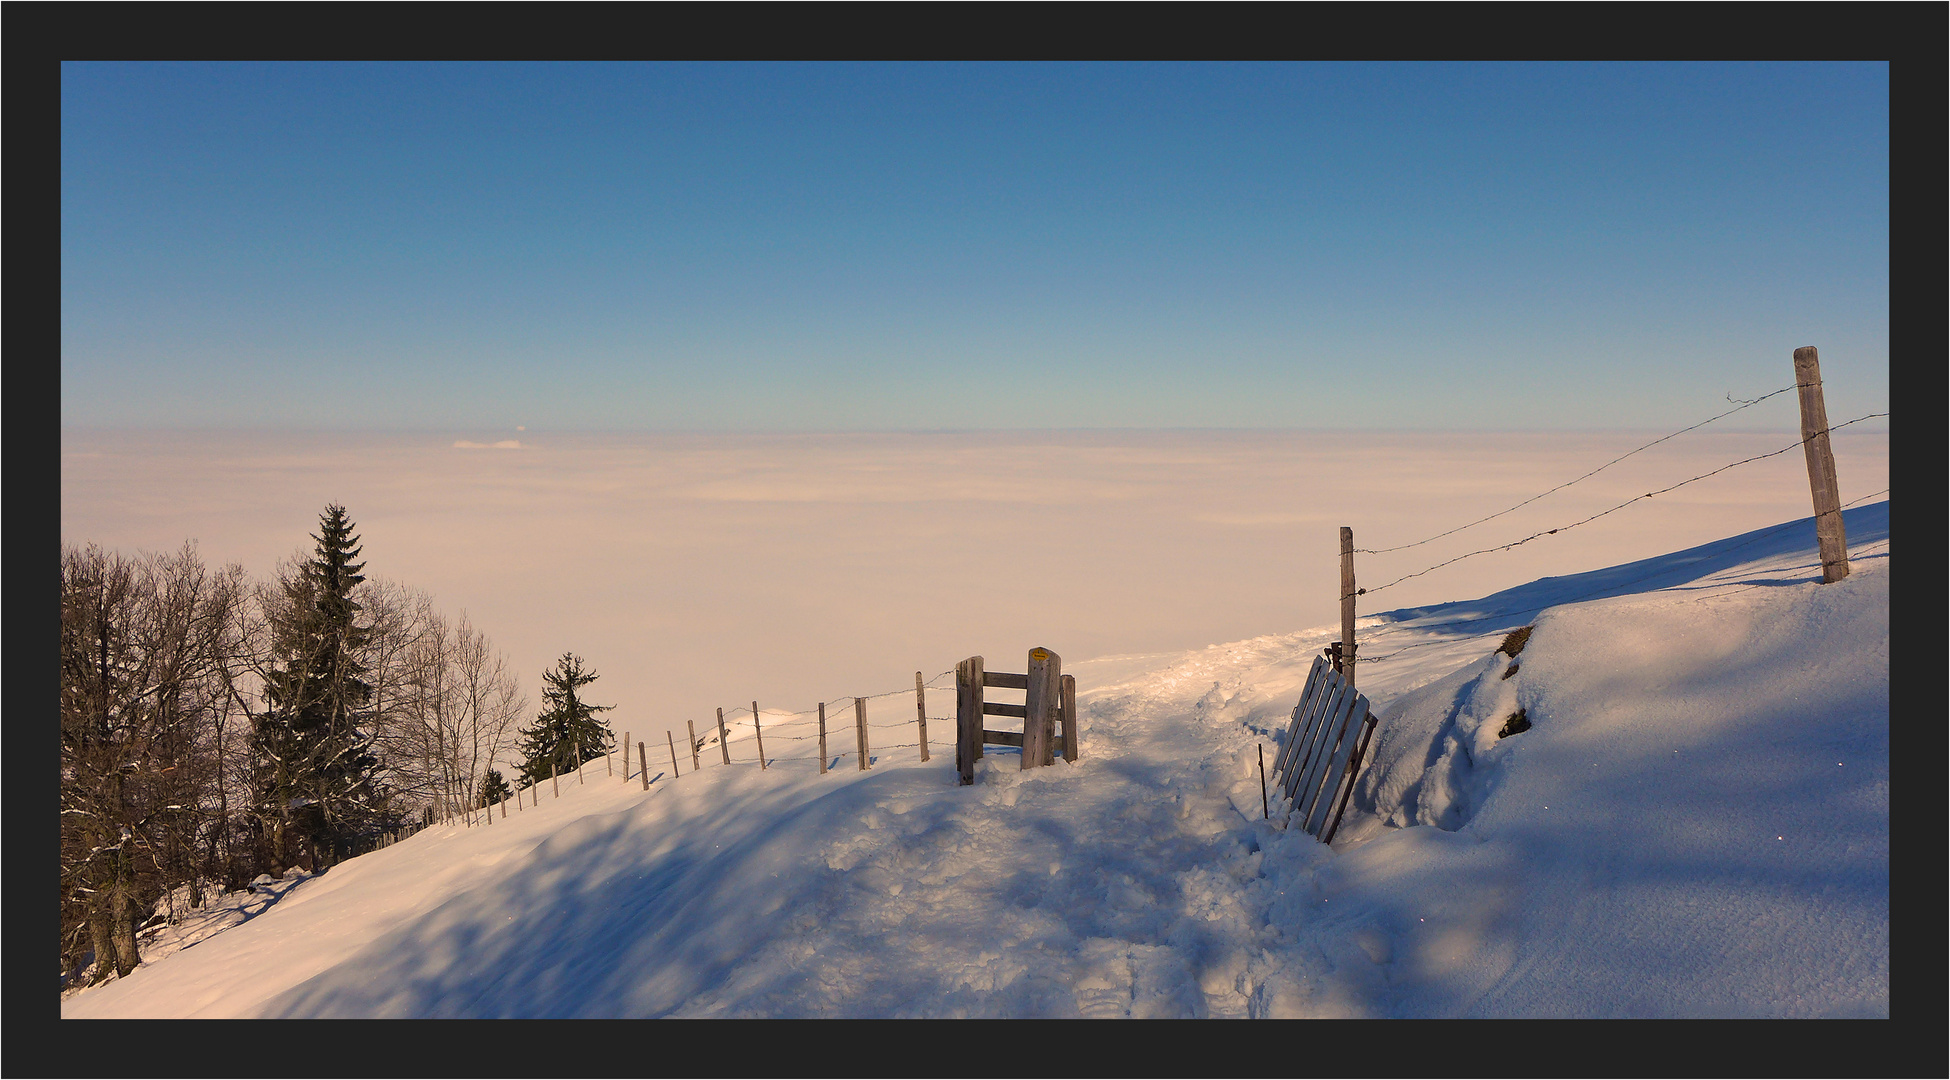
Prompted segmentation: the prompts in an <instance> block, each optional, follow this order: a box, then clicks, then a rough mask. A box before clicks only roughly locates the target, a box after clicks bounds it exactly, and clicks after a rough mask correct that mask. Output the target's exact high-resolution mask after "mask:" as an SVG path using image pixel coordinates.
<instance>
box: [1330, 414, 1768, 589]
mask: <svg viewBox="0 0 1950 1080" xmlns="http://www.w3.org/2000/svg"><path fill="white" fill-rule="evenodd" d="M1794 387H1795V384H1793V383H1789V384H1788V385H1786V386H1783V387H1781V388H1780V389H1779V390H1774V391H1770V392H1769V393H1765V394H1762V395H1761V396H1759V397H1757V398H1754V399H1753V400H1752V401H1745V400H1742V399H1740V398H1735V397H1734V396H1733V395H1731V394H1729V395H1727V400H1729V401H1740V406H1739V408H1734V409H1728V410H1727V411H1726V412H1723V413H1721V414H1719V415H1718V416H1709V417H1707V418H1706V419H1704V420H1701V421H1700V422H1699V423H1697V424H1694V425H1693V426H1692V427H1684V428H1680V429H1679V430H1678V431H1675V432H1673V433H1672V434H1670V435H1661V436H1660V437H1658V438H1656V439H1654V440H1652V441H1651V442H1649V443H1646V444H1645V445H1644V446H1641V447H1639V448H1638V449H1636V450H1630V451H1627V452H1625V453H1623V454H1620V455H1618V456H1617V457H1615V458H1612V459H1611V460H1610V461H1607V462H1605V463H1604V464H1603V465H1600V466H1598V467H1597V468H1595V469H1593V470H1591V471H1590V472H1588V473H1585V474H1584V475H1583V476H1580V477H1578V478H1577V479H1575V480H1566V481H1564V482H1563V483H1561V484H1559V485H1557V486H1556V487H1554V488H1551V489H1550V490H1549V491H1542V492H1538V493H1537V494H1535V495H1532V496H1531V497H1530V498H1528V499H1525V500H1524V501H1522V502H1520V503H1518V504H1517V505H1515V506H1512V507H1510V508H1509V509H1507V510H1498V511H1497V512H1496V513H1494V514H1491V515H1489V516H1488V517H1479V518H1477V519H1476V520H1475V521H1472V522H1470V523H1469V524H1467V525H1458V526H1456V527H1455V528H1453V529H1450V530H1449V531H1448V532H1439V533H1436V534H1435V535H1434V536H1431V537H1429V538H1427V539H1425V540H1417V541H1415V542H1414V543H1412V544H1397V545H1395V546H1394V547H1385V548H1355V549H1354V550H1355V553H1356V554H1359V555H1385V554H1387V553H1388V552H1391V551H1407V550H1408V549H1409V548H1417V547H1421V546H1422V545H1423V544H1429V543H1434V542H1435V541H1437V540H1440V539H1442V538H1443V537H1445V536H1454V535H1456V534H1457V533H1459V532H1462V531H1463V530H1464V529H1473V528H1475V527H1476V526H1478V525H1481V524H1482V523H1484V522H1486V521H1495V520H1496V519H1497V518H1500V517H1502V516H1503V515H1505V514H1508V513H1511V512H1513V511H1517V510H1521V509H1523V508H1524V507H1526V506H1529V505H1530V504H1531V503H1534V502H1536V501H1537V500H1538V499H1541V498H1543V497H1544V496H1546V495H1554V494H1556V493H1557V492H1560V491H1563V490H1564V489H1565V488H1567V487H1570V486H1571V485H1572V484H1577V483H1582V482H1583V481H1586V480H1589V479H1591V478H1592V477H1594V476H1596V475H1598V474H1599V473H1601V472H1604V471H1605V470H1606V469H1609V468H1611V467H1612V466H1613V465H1616V464H1618V463H1619V462H1621V461H1624V460H1625V459H1626V458H1628V457H1631V456H1632V455H1633V454H1636V453H1638V452H1639V451H1641V450H1650V449H1652V448H1653V447H1655V446H1657V445H1659V444H1660V443H1662V442H1665V441H1666V440H1667V439H1675V438H1678V437H1679V436H1681V435H1684V434H1686V433H1687V432H1689V431H1697V430H1699V429H1700V428H1703V427H1705V426H1706V425H1708V424H1710V423H1713V422H1714V421H1715V420H1724V419H1726V418H1727V417H1729V416H1732V415H1733V414H1734V413H1737V412H1739V411H1740V410H1741V409H1746V408H1751V407H1752V406H1755V405H1758V404H1760V403H1761V402H1763V401H1766V400H1767V399H1768V398H1771V397H1774V396H1775V395H1777V394H1785V393H1787V392H1788V391H1789V390H1792V389H1794Z"/></svg>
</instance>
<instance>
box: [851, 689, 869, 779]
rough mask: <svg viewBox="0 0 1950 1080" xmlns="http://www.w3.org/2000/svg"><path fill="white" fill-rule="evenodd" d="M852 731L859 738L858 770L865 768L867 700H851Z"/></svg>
mask: <svg viewBox="0 0 1950 1080" xmlns="http://www.w3.org/2000/svg"><path fill="white" fill-rule="evenodd" d="M853 731H854V734H856V735H857V736H859V742H860V768H861V769H865V768H866V767H867V699H866V698H854V699H853Z"/></svg>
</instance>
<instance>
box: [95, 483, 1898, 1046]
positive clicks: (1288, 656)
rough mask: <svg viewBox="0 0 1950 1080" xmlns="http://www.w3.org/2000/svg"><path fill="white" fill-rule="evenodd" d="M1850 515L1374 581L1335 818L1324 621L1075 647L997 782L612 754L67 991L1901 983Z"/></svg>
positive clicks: (1593, 987) (272, 1003) (1434, 991)
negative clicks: (1835, 529)
mask: <svg viewBox="0 0 1950 1080" xmlns="http://www.w3.org/2000/svg"><path fill="white" fill-rule="evenodd" d="M1846 519H1847V528H1848V534H1849V538H1850V540H1851V550H1852V553H1853V556H1854V559H1855V561H1854V574H1853V575H1852V576H1851V577H1850V578H1848V579H1847V580H1845V581H1843V582H1839V583H1836V584H1833V585H1818V584H1816V582H1817V581H1818V579H1819V570H1818V566H1817V565H1816V564H1815V561H1814V556H1813V544H1814V530H1813V526H1812V523H1811V522H1809V521H1805V520H1804V521H1801V522H1790V523H1787V524H1786V525H1784V526H1781V527H1778V528H1775V529H1768V530H1760V531H1759V532H1756V533H1750V534H1747V535H1745V536H1741V537H1734V538H1731V539H1729V540H1726V541H1722V542H1720V543H1719V544H1713V545H1707V546H1705V547H1702V548H1697V549H1693V550H1691V551H1688V552H1679V553H1676V554H1674V555H1672V556H1668V557H1666V558H1664V559H1655V560H1647V561H1645V562H1643V563H1635V564H1631V565H1630V566H1625V567H1614V568H1610V569H1608V570H1604V571H1599V572H1596V573H1594V574H1591V575H1578V576H1576V577H1570V578H1555V579H1545V580H1543V581H1539V582H1535V583H1532V584H1531V585H1528V586H1524V587H1522V588H1520V589H1516V590H1510V591H1508V592H1506V593H1501V594H1497V595H1496V596H1493V597H1485V598H1483V599H1482V600H1479V601H1473V602H1470V603H1467V604H1458V605H1443V606H1442V607H1441V608H1425V609H1416V610H1413V611H1397V612H1388V613H1385V614H1382V615H1376V616H1369V617H1367V618H1364V619H1363V620H1362V622H1361V626H1360V632H1361V634H1362V635H1363V641H1364V642H1368V641H1372V642H1374V643H1375V644H1374V645H1373V646H1367V645H1364V649H1363V656H1364V657H1365V656H1370V655H1374V656H1386V657H1388V658H1387V659H1381V660H1378V661H1377V662H1374V663H1372V664H1364V665H1363V666H1362V667H1361V668H1360V670H1359V680H1360V685H1361V687H1362V689H1363V691H1364V692H1365V693H1367V694H1368V695H1369V696H1370V697H1371V698H1372V699H1373V700H1374V702H1375V704H1376V707H1377V709H1378V711H1379V712H1380V713H1381V714H1382V720H1381V723H1380V725H1379V727H1378V728H1377V730H1376V735H1375V744H1374V749H1373V752H1372V758H1371V760H1370V762H1369V764H1368V766H1367V768H1366V769H1365V770H1364V772H1363V774H1362V776H1361V778H1360V781H1359V783H1358V785H1357V788H1356V792H1355V796H1354V802H1353V805H1352V806H1351V807H1350V810H1349V812H1348V818H1347V820H1346V822H1345V823H1344V824H1343V826H1342V832H1341V835H1340V837H1338V838H1337V839H1336V842H1335V844H1334V846H1333V848H1332V849H1331V850H1330V849H1329V848H1327V847H1325V846H1323V845H1321V844H1319V843H1317V842H1316V841H1314V840H1313V839H1312V838H1310V837H1307V836H1305V835H1303V834H1301V833H1300V832H1298V831H1297V830H1295V831H1292V832H1287V831H1284V830H1282V829H1281V827H1280V822H1279V821H1278V820H1277V813H1276V815H1275V820H1274V821H1270V822H1269V821H1265V820H1262V814H1261V808H1260V787H1259V777H1258V772H1257V754H1258V752H1259V749H1260V747H1261V746H1262V745H1263V746H1264V749H1265V751H1266V755H1267V759H1268V760H1269V761H1270V760H1271V759H1272V757H1273V752H1274V751H1275V750H1276V749H1277V740H1278V738H1280V737H1281V735H1282V733H1283V732H1284V729H1285V726H1286V718H1287V714H1288V713H1289V712H1290V711H1291V709H1292V707H1293V703H1294V700H1295V698H1296V697H1297V695H1298V693H1299V691H1300V686H1301V683H1302V681H1303V680H1304V678H1305V675H1306V671H1307V666H1308V664H1309V663H1310V662H1311V660H1312V657H1313V655H1314V654H1315V653H1316V652H1317V651H1318V650H1319V648H1320V646H1321V645H1323V644H1324V643H1325V642H1326V641H1327V640H1328V639H1329V638H1330V637H1332V636H1335V633H1336V631H1335V630H1333V629H1328V628H1321V629H1316V630H1311V631H1305V632H1300V633H1294V634H1284V635H1274V636H1270V637H1265V638H1257V639H1253V640H1249V641H1243V642H1235V643H1231V644H1227V645H1218V646H1212V647H1209V648H1206V649H1202V650H1197V651H1194V652H1192V653H1188V654H1185V655H1183V656H1178V657H1175V658H1167V659H1166V660H1165V661H1164V662H1158V661H1157V660H1155V659H1146V660H1143V661H1142V662H1137V661H1134V660H1133V659H1132V658H1107V659H1106V660H1104V661H1099V662H1084V663H1080V664H1074V665H1072V672H1073V673H1074V674H1075V675H1076V676H1077V681H1078V686H1079V690H1080V691H1081V694H1080V697H1081V705H1082V708H1081V711H1082V714H1083V719H1082V757H1081V760H1079V761H1078V762H1076V763H1075V764H1073V765H1066V764H1064V763H1063V762H1061V761H1059V762H1057V764H1056V765H1054V766H1052V767H1050V768H1046V769H1036V770H1031V771H1028V772H1021V771H1018V770H1017V767H1016V766H1017V762H1016V759H1015V757H1014V756H1013V752H1011V751H1009V750H1007V749H1006V748H993V749H991V750H990V751H989V753H988V755H987V756H986V757H985V758H984V759H983V760H982V762H981V763H980V765H979V767H978V769H977V774H976V777H977V782H976V784H975V786H973V787H967V788H964V787H959V786H957V785H956V783H955V775H954V764H953V761H952V753H947V754H945V755H944V754H941V753H937V755H936V756H935V758H934V760H933V761H931V762H929V763H927V764H922V763H921V762H920V761H919V760H918V755H916V754H915V753H914V752H913V751H911V750H900V751H890V752H886V753H883V754H881V755H880V757H879V759H878V760H877V761H876V762H875V766H874V768H873V769H872V770H871V771H868V772H860V771H857V770H856V769H854V768H853V767H852V766H851V764H850V763H849V764H848V766H847V767H846V768H845V769H841V770H837V771H835V772H832V773H829V774H827V775H824V776H821V775H819V774H818V773H817V771H816V769H815V767H814V766H813V765H812V763H811V762H810V761H781V763H780V764H778V765H775V766H774V767H773V768H770V769H768V770H765V771H761V770H760V769H759V768H758V766H757V763H756V761H755V759H754V756H753V747H752V746H751V744H750V743H748V742H747V741H745V740H742V739H738V740H734V742H733V747H734V751H733V756H734V762H735V763H734V765H733V766H731V767H725V766H723V765H714V764H707V765H706V767H705V768H704V769H703V771H701V772H697V773H690V772H688V771H687V772H685V773H683V774H682V775H670V774H669V773H668V771H667V770H659V769H657V768H656V767H654V766H653V768H652V775H653V776H654V777H655V780H654V782H653V783H652V784H651V786H650V789H649V790H648V791H645V790H643V788H642V787H641V785H640V783H639V781H638V780H636V779H634V778H633V779H631V780H629V781H628V782H624V781H623V780H621V779H620V778H618V777H611V776H609V775H606V774H605V771H604V767H603V766H602V765H601V764H600V763H598V764H595V765H592V766H590V767H588V768H587V769H586V770H585V773H584V775H583V777H582V778H581V780H580V782H578V781H576V780H573V779H572V780H568V781H566V782H565V784H564V787H563V793H562V795H561V796H560V798H554V797H552V796H551V795H550V794H549V793H548V791H547V790H546V789H545V790H544V791H543V793H542V796H541V803H540V805H539V806H527V807H525V808H523V809H522V810H521V811H520V812H518V813H512V814H510V815H509V816H508V818H507V819H506V820H501V819H497V820H496V821H495V822H494V823H493V824H492V825H477V826H476V827H474V828H472V829H466V828H459V827H439V828H434V829H429V830H426V831H424V832H421V833H419V834H417V835H415V836H413V837H411V838H410V839H408V840H406V841H403V842H401V843H399V844H396V845H394V846H392V847H389V848H386V849H384V850H381V851H378V852H374V853H372V854H369V855H365V856H362V857H360V858H357V859H354V860H350V861H348V862H346V863H344V864H342V865H340V866H338V867H336V868H334V869H333V870H332V871H331V872H330V873H328V874H325V875H322V876H319V877H317V878H311V879H306V880H303V881H302V882H299V883H298V884H296V885H295V887H292V888H290V890H289V891H288V893H286V894H285V895H284V896H283V898H282V899H280V900H279V901H278V902H277V903H276V904H275V906H272V907H270V908H269V909H268V910H265V911H263V912H262V913H261V914H258V915H256V917H253V918H251V919H249V920H248V921H245V922H242V923H241V924H239V925H236V926H234V927H232V928H230V929H228V930H225V931H224V932H222V933H220V934H215V935H214V936H210V937H207V938H204V939H202V940H200V941H197V942H196V943H195V944H194V946H193V947H186V948H183V949H181V950H180V951H177V952H174V953H172V954H170V955H167V956H165V957H163V958H161V959H159V960H156V961H154V962H151V963H149V964H146V965H144V966H143V967H142V968H139V969H138V970H137V971H136V972H135V973H134V974H132V975H130V976H128V977H127V978H124V979H120V980H116V981H115V982H112V983H109V984H107V985H105V986H102V987H97V988H94V989H90V990H87V991H83V992H81V993H79V994H76V995H74V996H72V997H70V998H69V999H68V1000H67V1001H65V1002H64V1004H63V1008H62V1015H63V1016H64V1017H70V1018H75V1017H176V1016H183V1017H188V1016H198V1017H323V1016H341V1017H348V1016H356V1017H382V1016H383V1017H436V1016H439V1017H543V1016H589V1017H610V1016H618V1017H620V1016H944V1017H957V1016H1106V1017H1153V1016H1159V1017H1179V1016H1183V1017H1208V1016H1239V1017H1247V1016H1253V1017H1306V1016H1369V1017H1396V1016H1401V1017H1408V1016H1456V1017H1460V1016H1594V1017H1598V1016H1602V1017H1641V1016H1766V1017H1815V1016H1887V1015H1888V1014H1889V993H1888V985H1889V976H1888V971H1889V929H1888V927H1889V919H1888V912H1889V901H1888V876H1889V802H1888V776H1889V771H1888V717H1889V698H1888V655H1889V630H1888V587H1889V583H1888V512H1887V503H1882V504H1877V505H1874V506H1869V507H1864V508H1861V509H1859V510H1853V511H1849V512H1848V513H1847V515H1846ZM1524 625H1530V626H1533V627H1534V629H1533V630H1532V632H1531V634H1530V635H1529V638H1528V640H1527V641H1526V642H1525V644H1524V646H1523V648H1522V649H1521V650H1518V651H1517V653H1516V655H1515V656H1514V657H1512V656H1510V655H1508V654H1506V653H1502V652H1496V651H1494V650H1496V649H1497V647H1498V645H1499V643H1500V641H1501V640H1502V635H1503V633H1504V632H1505V631H1508V630H1510V629H1514V628H1516V627H1519V626H1524ZM1384 644H1385V647H1384ZM1390 653H1392V654H1393V655H1392V656H1391V655H1389V654H1390ZM1519 710H1521V712H1522V713H1523V715H1524V717H1525V719H1526V722H1527V723H1528V725H1529V726H1528V728H1527V729H1526V730H1521V731H1513V733H1511V734H1507V735H1502V736H1501V737H1499V733H1501V732H1504V731H1506V730H1512V729H1513V727H1515V726H1519V725H1510V723H1509V718H1510V716H1511V715H1513V714H1515V713H1516V712H1518V711H1519ZM779 723H780V724H781V725H788V722H787V721H783V720H782V721H780V722H779ZM774 730H775V727H774V720H773V719H772V718H771V717H770V716H768V717H767V719H766V739H767V742H768V745H770V744H771V741H772V740H773V738H774V735H773V732H774ZM779 730H780V732H781V734H780V736H779V738H781V739H783V738H785V737H787V735H789V734H790V731H789V726H782V727H781V728H780V729H779ZM936 745H937V747H938V748H940V749H944V750H951V743H950V742H948V741H946V740H940V739H937V744H936ZM683 767H684V768H685V769H686V770H688V768H689V763H688V762H685V763H684V766H683Z"/></svg>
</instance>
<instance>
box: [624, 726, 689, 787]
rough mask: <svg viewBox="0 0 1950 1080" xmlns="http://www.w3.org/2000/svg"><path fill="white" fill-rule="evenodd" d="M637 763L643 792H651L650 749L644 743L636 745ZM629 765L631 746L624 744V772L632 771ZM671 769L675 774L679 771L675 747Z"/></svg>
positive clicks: (672, 749) (673, 748)
mask: <svg viewBox="0 0 1950 1080" xmlns="http://www.w3.org/2000/svg"><path fill="white" fill-rule="evenodd" d="M666 734H668V732H666ZM636 762H637V768H638V770H639V771H638V773H637V779H639V780H641V781H643V790H645V791H649V790H650V748H649V747H647V746H644V745H643V743H642V742H638V743H637V744H636ZM629 764H630V744H629V743H624V744H623V765H624V769H623V771H624V772H629V771H630V770H629ZM670 768H671V772H672V773H673V774H674V773H675V772H676V771H677V748H676V747H674V746H673V747H671V748H670Z"/></svg>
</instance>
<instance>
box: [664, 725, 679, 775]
mask: <svg viewBox="0 0 1950 1080" xmlns="http://www.w3.org/2000/svg"><path fill="white" fill-rule="evenodd" d="M664 742H666V743H669V744H670V775H671V776H672V777H675V776H676V775H677V736H675V735H672V734H671V733H670V729H669V728H665V729H664Z"/></svg>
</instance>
